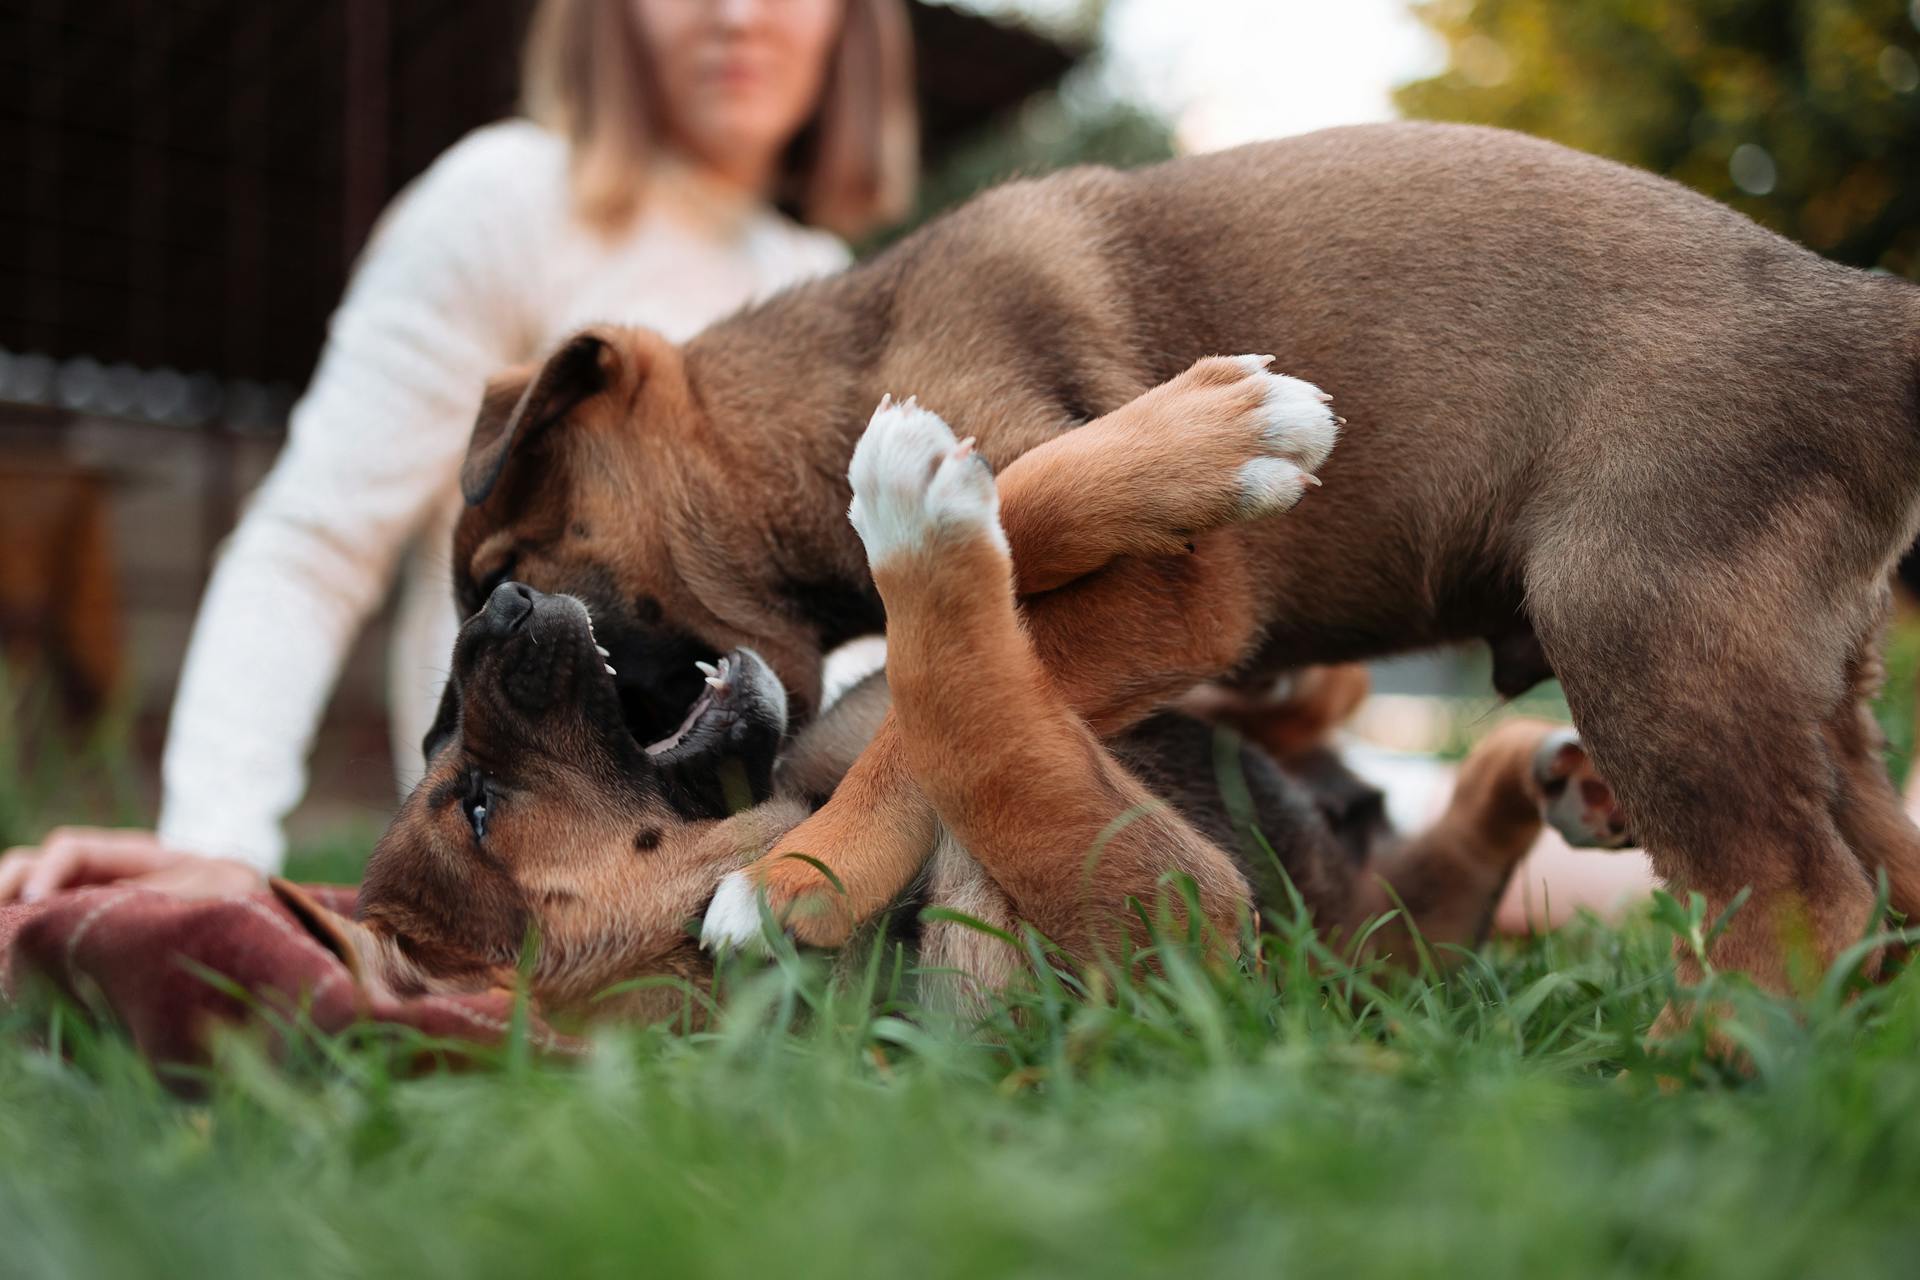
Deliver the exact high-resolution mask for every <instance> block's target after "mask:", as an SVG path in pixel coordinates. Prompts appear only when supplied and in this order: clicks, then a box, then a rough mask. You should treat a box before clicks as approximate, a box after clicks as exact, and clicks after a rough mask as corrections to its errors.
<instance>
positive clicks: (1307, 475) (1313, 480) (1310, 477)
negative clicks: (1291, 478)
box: [1300, 471, 1320, 489]
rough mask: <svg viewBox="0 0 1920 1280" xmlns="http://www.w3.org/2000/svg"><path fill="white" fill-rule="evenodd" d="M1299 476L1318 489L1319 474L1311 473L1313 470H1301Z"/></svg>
mask: <svg viewBox="0 0 1920 1280" xmlns="http://www.w3.org/2000/svg"><path fill="white" fill-rule="evenodd" d="M1300 478H1301V479H1302V480H1305V481H1306V482H1307V483H1308V484H1310V485H1312V486H1313V487H1314V488H1316V489H1318V488H1319V487H1320V477H1319V476H1317V475H1315V474H1313V472H1311V471H1303V472H1301V473H1300Z"/></svg>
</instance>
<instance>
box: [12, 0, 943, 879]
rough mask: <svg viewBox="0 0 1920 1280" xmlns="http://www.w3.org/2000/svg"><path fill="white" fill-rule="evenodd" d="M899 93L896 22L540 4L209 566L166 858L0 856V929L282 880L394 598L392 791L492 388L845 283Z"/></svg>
mask: <svg viewBox="0 0 1920 1280" xmlns="http://www.w3.org/2000/svg"><path fill="white" fill-rule="evenodd" d="M910 78H911V50H910V47H909V36H908V32H907V19H906V14H905V12H904V10H903V8H902V5H901V0H617V2H616V0H542V3H541V4H540V5H539V7H538V9H537V11H536V13H535V15H534V20H533V26H532V31H531V34H530V36H529V39H528V43H527V49H526V60H525V66H524V84H523V89H524V99H525V109H526V115H527V118H526V119H521V120H512V121H508V122H504V123H501V124H495V125H491V126H488V127H486V128H483V129H479V130H477V131H475V132H474V133H472V134H469V135H468V136H467V137H466V138H464V139H463V140H462V141H460V142H459V143H458V144H456V145H455V146H454V147H453V148H452V149H450V150H449V151H448V152H447V153H446V154H445V155H443V156H441V157H440V159H439V160H437V161H436V162H435V163H434V164H433V166H432V167H431V168H429V169H428V170H427V172H426V173H424V174H423V175H421V177H420V178H418V179H417V180H416V181H415V182H414V183H413V184H412V185H411V186H410V187H409V188H408V189H407V190H406V191H405V192H403V193H402V194H401V195H400V196H399V197H398V198H397V199H396V200H395V201H394V203H393V205H392V206H391V207H390V208H389V209H388V210H387V212H386V214H385V216H384V217H383V219H382V221H381V224H380V225H379V227H378V228H376V230H375V232H374V235H373V237H372V238H371V240H370V241H369V243H368V245H367V248H366V251H365V253H364V255H363V257H362V259H361V262H360V264H359V266H358V268H357V269H356V272H355V276H354V279H353V282H352V284H351V286H350V287H349V289H348V291H347V295H346V298H345V299H344V301H343V302H342V303H341V305H340V307H339V309H338V310H337V311H336V312H335V314H334V316H333V320H332V322H331V325H330V328H329V333H328V339H327V344H326V347H325V350H324V351H323V352H322V354H321V358H320V363H319V366H318V369H317V371H316V372H315V374H314V379H313V382H312V384H311V386H309V388H308V390H307V393H306V395H305V396H304V397H303V398H302V399H301V401H300V403H299V404H298V406H296V408H295V409H294V412H293V417H292V422H291V424H290V431H289V436H288V440H287V445H286V447H285V449H284V450H283V452H282V453H281V456H280V458H279V460H278V461H277V462H276V463H275V465H274V468H273V470H272V472H271V473H270V474H269V475H268V476H267V478H266V479H265V481H264V482H263V483H262V484H261V486H260V489H259V491H258V492H257V493H256V494H255V496H254V498H253V500H252V502H251V503H250V505H249V506H248V508H247V511H246V514H245V515H244V516H243V517H242V519H241V521H240V524H239V526H238V528H237V529H235V531H234V533H233V536H232V537H231V539H230V540H229V542H228V545H227V547H226V549H225V552H224V553H223V554H222V556H221V558H220V562H219V564H218V566H217V567H216V569H215V571H214V574H213V579H212V581H211V582H210V583H209V585H208V587H207V592H206V596H205V598H204V599H203V600H202V601H201V605H200V613H199V617H198V620H197V621H196V623H195V625H194V633H193V640H192V643H191V645H190V647H189V649H188V653H187V659H186V665H185V669H184V671H183V673H182V676H181V680H180V687H179V691H178V694H177V695H176V698H175V701H174V707H173V719H172V722H171V725H170V728H169V734H168V739H167V746H166V753H165V757H164V760H163V766H162V772H163V783H164V794H163V798H162V804H161V811H160V821H159V829H158V832H157V833H150V832H138V831H132V832H105V831H96V830H88V829H66V830H62V831H57V832H55V833H54V834H53V836H52V837H50V838H49V839H48V841H47V842H46V844H44V845H42V846H41V847H40V848H38V849H33V850H16V851H14V852H13V853H11V854H8V855H7V856H6V857H5V858H4V859H0V903H4V902H7V901H11V900H14V899H15V898H26V899H32V898H37V897H41V896H44V895H45V894H47V893H50V892H53V891H54V890H56V889H60V888H64V887H68V886H71V885H75V884H82V883H92V882H98V881H101V880H114V879H122V878H130V877H138V878H141V879H143V880H145V881H146V882H148V883H151V884H155V885H160V886H164V887H169V888H172V889H175V890H178V891H183V892H197V893H220V892H237V891H244V890H246V889H248V888H251V887H253V886H254V885H256V884H257V883H258V881H259V877H260V875H261V873H262V872H264V871H270V870H273V869H276V868H277V867H278V866H279V863H280V860H281V857H282V854H283V852H284V848H285V837H284V833H283V831H282V825H281V824H282V822H283V820H284V819H285V817H286V815H287V813H288V812H289V811H291V810H292V809H293V807H294V806H295V805H296V804H297V803H298V802H299V800H300V798H301V796H302V794H303V793H304V792H305V790H306V783H307V778H306V757H307V754H308V750H309V748H310V746H311V744H312V741H313V736H314V731H315V728H316V726H317V725H318V723H319V720H320V715H321V712H322V711H323V710H324V708H325V704H326V701H327V698H328V696H329V694H330V693H331V691H332V689H333V686H334V683H335V681H336V680H337V678H338V675H339V671H340V667H341V664H342V662H343V660H344V659H345V656H346V653H347V650H348V648H349V646H350V645H351V643H352V641H353V639H354V637H355V635H356V634H357V633H358V632H359V630H360V628H361V626H362V625H363V624H364V623H365V621H366V619H367V617H368V615H369V614H371V613H372V612H373V610H374V609H375V608H376V607H377V606H378V604H379V603H380V601H381V600H382V599H383V598H384V596H385V595H386V593H387V590H388V587H389V585H390V584H391V582H392V581H393V579H394V577H395V575H396V573H398V575H399V577H400V580H401V584H402V586H401V594H400V600H399V606H398V610H397V614H396V618H395V627H394V636H393V644H392V648H391V651H390V654H389V660H388V661H389V666H388V690H389V705H390V708H391V723H392V731H393V733H392V741H393V750H394V758H395V761H396V764H397V772H398V774H399V781H400V784H401V787H402V790H403V791H404V789H405V788H406V787H407V786H408V785H409V784H410V782H411V781H412V778H413V777H414V776H415V775H416V774H417V772H418V769H419V765H420V760H419V755H420V748H419V743H420V740H421V737H422V735H423V734H424V732H425V730H426V728H427V725H428V723H429V721H430V719H431V716H432V712H433V707H434V703H435V701H436V699H437V698H438V696H439V691H440V684H441V681H442V680H443V679H444V676H445V669H446V663H447V657H448V654H449V653H450V651H451V649H452V643H453V635H454V631H455V628H456V622H457V619H456V618H455V617H454V614H453V608H452V604H451V601H450V599H449V588H448V578H447V570H446V554H447V548H448V546H449V545H450V543H451V529H452V521H453V516H454V513H455V512H456V510H457V508H458V485H457V473H458V470H459V466H460V461H461V458H462V456H463V455H464V453H465V451H466V444H467V437H468V434H469V432H470V430H471V428H472V425H473V419H474V415H475V413H476V411H477V409H478V406H479V401H480V393H481V389H482V386H483V384H484V383H485V381H486V379H487V378H488V377H489V376H490V375H491V374H493V373H494V372H496V371H497V370H499V369H501V368H502V367H504V366H507V365H511V364H516V363H520V362H522V361H527V360H531V359H534V358H535V357H537V356H539V355H541V354H542V353H543V352H544V351H545V350H546V349H547V348H548V347H550V346H552V345H553V344H554V343H555V342H557V341H558V340H559V339H560V338H561V337H562V336H564V335H565V334H567V333H568V332H570V331H571V330H574V329H577V328H579V327H580V326H582V325H584V324H588V323H592V322H595V321H606V320H612V321H620V322H625V323H631V324H640V325H646V326H648V327H650V328H653V329H656V330H659V331H660V332H662V333H664V334H665V335H666V336H668V337H669V338H672V339H674V340H676V341H678V340H682V339H685V338H687V337H690V336H691V335H692V334H693V333H695V332H697V331H698V330H699V329H701V328H703V327H705V325H706V324H707V323H708V322H710V321H712V320H714V319H717V318H718V317H719V316H721V315H723V314H725V313H726V312H728V311H731V310H733V309H734V308H736V307H738V306H739V305H741V304H742V303H744V302H747V301H748V300H750V299H752V298H755V297H758V296H761V295H764V294H767V293H771V292H773V291H775V290H777V289H779V288H782V287H783V286H785V285H787V284H790V283H793V282H794V281H796V280H799V279H802V278H804V277H807V276H810V275H814V274H818V273H822V272H826V271H831V270H835V269H837V268H839V267H841V266H843V265H844V264H845V263H846V262H847V260H848V255H847V250H846V248H845V246H844V245H843V243H842V242H841V240H840V239H838V238H836V237H841V236H854V235H857V234H860V233H861V232H864V231H866V230H868V229H870V228H873V227H875V226H876V225H878V224H880V223H883V222H885V221H886V220H888V219H890V218H893V217H895V216H897V215H899V214H900V213H902V212H904V210H905V208H906V206H907V203H908V200H909V199H910V196H911V193H912V189H913V184H914V177H915V174H914V169H915V160H916V157H915V145H916V138H917V135H918V129H917V125H916V122H915V119H914V111H913V102H912V93H911V80H910ZM780 209H785V210H788V211H790V212H791V213H792V214H793V215H794V217H796V218H797V219H798V221H795V220H792V219H790V218H789V216H787V215H786V214H783V213H781V212H778V210H780ZM185 850H193V851H195V852H194V853H187V852H184V851H185ZM200 854H210V855H219V856H217V857H203V856H197V855H200Z"/></svg>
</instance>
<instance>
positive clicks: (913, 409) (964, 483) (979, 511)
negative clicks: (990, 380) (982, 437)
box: [847, 398, 1007, 566]
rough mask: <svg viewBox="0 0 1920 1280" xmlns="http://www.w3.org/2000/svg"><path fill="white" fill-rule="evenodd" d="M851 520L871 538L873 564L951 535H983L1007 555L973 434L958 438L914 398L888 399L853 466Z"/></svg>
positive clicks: (995, 492)
mask: <svg viewBox="0 0 1920 1280" xmlns="http://www.w3.org/2000/svg"><path fill="white" fill-rule="evenodd" d="M847 478H848V480H849V481H851V483H852V485H853V502H852V504H851V505H850V506H848V508H847V518H848V519H850V520H851V521H853V527H854V529H855V530H856V531H857V532H858V533H859V534H860V540H861V542H863V543H865V544H866V548H867V563H868V564H869V565H870V566H878V565H880V564H882V563H883V562H885V561H888V560H891V559H893V558H895V557H896V556H900V555H905V554H911V553H913V552H917V551H921V550H925V549H926V548H928V547H931V546H933V545H934V544H936V543H938V542H941V541H943V540H947V539H953V538H965V537H969V536H973V537H985V538H987V539H988V540H990V541H991V542H993V544H994V545H995V546H997V547H999V548H1000V550H1001V551H1002V552H1003V553H1004V552H1005V551H1006V550H1007V539H1006V535H1005V533H1003V532H1002V530H1001V528H1000V493H999V489H998V488H997V487H996V486H995V484H994V479H993V472H992V471H991V470H990V469H989V468H988V467H987V464H986V460H985V459H983V458H981V457H980V456H979V454H977V453H976V452H974V447H973V441H972V440H970V439H969V440H958V439H955V438H954V434H953V429H952V428H951V427H949V426H948V425H947V424H946V422H945V421H943V420H942V419H941V418H940V416H939V415H938V414H936V413H933V412H931V411H929V410H927V409H923V408H921V407H920V405H919V404H918V403H917V402H916V401H914V400H911V399H909V400H906V401H904V402H895V401H894V400H892V399H891V398H888V399H886V400H882V401H881V402H880V407H879V408H878V409H876V410H875V411H874V414H873V419H872V420H871V421H870V422H869V423H868V424H867V430H866V432H865V434H863V435H862V436H861V437H860V443H859V445H858V446H856V447H855V449H854V451H853V461H852V463H851V464H850V465H849V467H848V469H847Z"/></svg>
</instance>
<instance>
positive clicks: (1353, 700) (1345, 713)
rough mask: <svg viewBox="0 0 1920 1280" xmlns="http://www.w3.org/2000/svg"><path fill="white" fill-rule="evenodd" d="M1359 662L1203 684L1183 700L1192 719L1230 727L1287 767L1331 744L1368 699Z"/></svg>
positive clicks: (1368, 685)
mask: <svg viewBox="0 0 1920 1280" xmlns="http://www.w3.org/2000/svg"><path fill="white" fill-rule="evenodd" d="M1372 683H1373V682H1372V677H1371V676H1369V675H1368V674H1367V669H1366V668H1365V667H1364V666H1361V665H1360V664H1359V663H1341V664H1339V665H1337V666H1320V667H1303V668H1301V669H1300V670H1298V671H1290V672H1285V673H1282V674H1281V675H1279V676H1274V677H1268V678H1262V679H1261V680H1259V681H1258V682H1257V683H1254V684H1251V685H1249V684H1246V683H1234V684H1226V683H1213V684H1206V685H1202V686H1200V687H1199V688H1197V689H1195V690H1193V692H1191V693H1189V694H1187V695H1186V696H1185V697H1183V698H1181V700H1180V709H1181V710H1182V711H1184V712H1186V713H1187V714H1189V715H1194V716H1199V717H1200V718H1201V719H1203V720H1211V721H1213V722H1214V723H1215V724H1224V725H1228V726H1230V727H1231V728H1233V729H1234V730H1235V731H1237V732H1238V733H1239V734H1240V735H1241V736H1243V737H1245V738H1246V739H1247V740H1248V741H1250V742H1253V743H1257V744H1258V745H1259V747H1260V748H1261V750H1263V751H1265V752H1266V753H1267V754H1268V755H1270V756H1272V757H1273V758H1274V759H1275V760H1277V761H1279V762H1280V763H1282V764H1286V763H1288V762H1289V761H1293V760H1297V759H1299V758H1300V757H1301V756H1302V755H1304V754H1305V753H1307V752H1309V751H1314V750H1317V749H1319V748H1321V747H1324V746H1325V745H1327V742H1328V739H1329V738H1331V737H1332V735H1333V731H1334V730H1335V729H1337V728H1339V727H1340V726H1341V725H1343V724H1345V723H1346V722H1347V721H1348V720H1349V719H1350V718H1352V716H1353V713H1354V712H1355V711H1358V710H1359V709H1360V704H1361V703H1362V702H1365V701H1366V699H1367V691H1368V690H1369V689H1370V688H1371V687H1372Z"/></svg>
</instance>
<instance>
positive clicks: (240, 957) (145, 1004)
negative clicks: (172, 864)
mask: <svg viewBox="0 0 1920 1280" xmlns="http://www.w3.org/2000/svg"><path fill="white" fill-rule="evenodd" d="M309 892H310V893H312V894H313V895H314V897H316V898H317V899H319V901H320V902H322V903H323V904H324V905H326V906H328V907H329V908H331V909H333V910H335V911H338V912H340V913H342V914H351V913H352V911H353V895H354V891H353V890H352V889H343V888H337V887H329V886H313V887H311V888H310V889H309ZM208 971H211V972H212V973H215V974H219V975H221V976H222V977H224V978H226V979H228V980H229V981H230V982H231V983H232V984H234V985H235V986H237V987H238V988H240V989H241V990H242V991H245V992H246V993H247V997H248V998H247V999H246V1000H242V999H240V998H238V997H237V996H236V995H235V994H233V993H232V992H231V991H230V990H228V989H223V986H222V984H220V983H218V982H214V981H209V979H208V977H207V973H208ZM36 979H40V980H44V981H46V982H48V983H50V984H51V985H52V986H53V988H54V989H56V990H58V991H61V992H64V993H65V994H66V995H68V996H69V997H72V998H73V999H75V1000H77V1001H80V1002H81V1003H83V1004H84V1005H86V1006H87V1007H89V1008H92V1009H95V1010H100V1011H103V1012H107V1013H110V1014H111V1015H112V1016H114V1017H116V1018H118V1019H119V1020H120V1021H121V1022H122V1023H124V1024H125V1025H126V1027H127V1029H128V1031H129V1032H130V1033H131V1034H132V1036H133V1040H134V1043H135V1044H137V1045H138V1046H139V1048H140V1050H141V1052H142V1053H145V1054H146V1055H147V1056H148V1057H149V1058H151V1059H152V1060H153V1061H155V1062H160V1063H198V1062H203V1061H205V1060H206V1053H207V1048H208V1044H209V1037H210V1035H211V1033H212V1032H213V1031H214V1030H215V1029H217V1028H218V1027H220V1026H223V1025H232V1024H235V1023H243V1022H247V1021H249V1020H254V1021H264V1022H266V1023H267V1024H269V1025H268V1028H267V1029H268V1033H269V1039H270V1042H271V1043H272V1044H273V1046H274V1048H275V1049H276V1051H279V1050H283V1049H284V1048H285V1045H284V1044H282V1043H280V1041H279V1032H278V1030H277V1029H276V1028H275V1027H273V1026H272V1025H271V1024H272V1022H273V1020H272V1019H264V1020H263V1019H259V1018H258V1017H257V1016H256V1009H255V1008H253V1007H250V1006H252V1005H256V1004H257V1006H258V1007H259V1008H264V1009H271V1010H274V1011H276V1012H278V1013H281V1014H293V1013H295V1012H297V1011H302V1010H304V1012H305V1016H306V1020H307V1021H308V1022H309V1023H310V1024H311V1025H312V1026H314V1027H315V1028H317V1029H319V1030H320V1031H323V1032H335V1031H339V1030H342V1029H344V1028H346V1027H348V1026H351V1025H353V1024H354V1023H356V1022H365V1021H371V1022H377V1023H394V1024H400V1025H404V1026H408V1027H413V1028H415V1029H417V1030H419V1031H421V1032H424V1033H425V1034H427V1035H429V1036H432V1037H434V1038H436V1039H443V1040H448V1041H457V1042H466V1043H470V1044H497V1043H499V1042H501V1041H502V1040H504V1039H505V1038H506V1035H507V1029H508V1025H509V1019H510V1018H511V1016H512V1004H513V1001H512V997H511V996H509V995H507V994H505V993H502V992H490V993H487V994H484V995H472V996H413V997H405V998H396V997H390V996H386V995H384V994H380V995H374V994H370V993H368V992H366V991H363V990H361V989H360V988H359V987H357V986H356V985H355V983H354V980H353V977H352V975H351V974H349V973H348V972H347V968H346V966H345V965H343V964H342V963H341V962H340V960H339V958H338V957H336V956H335V955H334V954H333V952H331V951H329V950H328V949H327V948H326V947H325V946H323V945H321V943H320V942H319V941H317V940H316V939H315V938H314V936H313V935H312V934H311V933H309V932H308V931H307V929H306V928H305V927H304V926H303V925H302V924H301V923H300V922H299V920H298V919H297V918H296V917H295V916H294V915H293V913H292V912H290V911H288V910H287V908H286V907H284V906H282V905H281V903H280V901H279V900H278V899H277V898H275V897H274V895H273V894H271V893H265V892H262V893H256V894H253V895H251V896H249V897H245V898H203V899H198V900H186V899H181V898H175V897H170V896H168V895H166V894H163V893H159V892H156V891H154V890H151V889H135V888H128V887H125V886H118V887H116V886H106V887H102V888H92V889H79V890H75V891H74V892H71V893H63V894H58V895H56V896H54V897H52V898H49V899H47V900H46V901H45V902H39V903H35V904H33V905H31V906H8V907H0V1002H9V1003H10V1002H13V1001H15V1000H17V999H19V997H20V995H21V994H22V992H23V991H25V990H26V989H27V987H28V986H29V985H30V984H31V983H32V982H33V981H34V980H36ZM102 1006H104V1010H103V1009H102ZM531 1038H532V1041H533V1043H534V1045H535V1046H536V1047H537V1048H540V1049H543V1050H547V1051H550V1052H558V1053H578V1052H580V1051H581V1049H582V1045H581V1043H580V1042H579V1041H576V1040H573V1039H571V1038H569V1037H566V1036H561V1035H557V1034H555V1033H554V1032H553V1031H552V1030H551V1029H550V1028H548V1027H546V1026H544V1025H542V1024H540V1023H539V1022H537V1021H536V1022H535V1023H534V1024H533V1025H532V1027H531Z"/></svg>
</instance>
